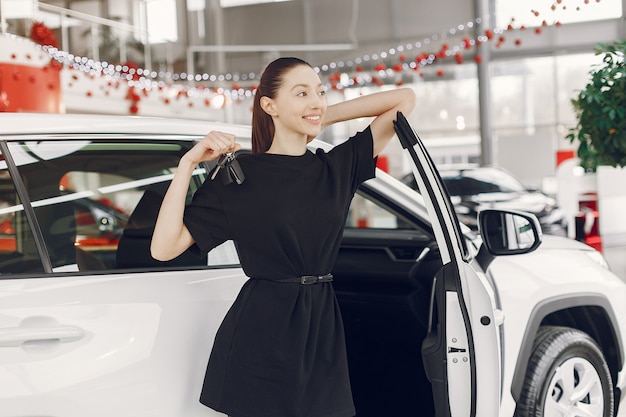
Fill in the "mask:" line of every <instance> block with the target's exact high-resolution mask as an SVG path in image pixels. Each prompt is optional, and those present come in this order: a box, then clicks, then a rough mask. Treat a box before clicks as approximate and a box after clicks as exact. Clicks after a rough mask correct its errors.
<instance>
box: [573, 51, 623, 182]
mask: <svg viewBox="0 0 626 417" xmlns="http://www.w3.org/2000/svg"><path fill="white" fill-rule="evenodd" d="M595 53H596V55H601V54H603V55H604V57H603V59H602V63H601V64H598V65H595V66H594V67H593V68H592V70H591V71H590V75H591V80H590V81H589V83H588V84H587V86H586V87H585V88H584V89H583V90H581V91H580V92H579V93H578V96H577V97H576V98H575V99H572V105H573V106H574V110H575V112H576V116H577V119H578V123H577V125H576V126H575V127H573V128H571V129H570V130H569V134H568V135H567V136H566V138H567V139H569V141H570V142H571V143H574V142H576V141H578V157H579V158H580V165H581V166H582V167H583V168H585V170H587V171H595V170H596V167H597V166H598V165H610V166H613V167H624V166H626V66H625V64H624V54H625V53H626V41H615V42H614V43H612V44H598V45H596V48H595Z"/></svg>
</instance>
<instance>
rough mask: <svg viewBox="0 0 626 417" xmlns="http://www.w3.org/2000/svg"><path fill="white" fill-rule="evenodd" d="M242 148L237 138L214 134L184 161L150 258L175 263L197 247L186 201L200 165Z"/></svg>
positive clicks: (165, 204) (169, 191) (163, 207)
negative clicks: (187, 218)
mask: <svg viewBox="0 0 626 417" xmlns="http://www.w3.org/2000/svg"><path fill="white" fill-rule="evenodd" d="M239 148H240V145H239V144H238V143H236V142H235V135H231V134H229V133H224V132H216V131H212V132H210V133H208V134H207V135H206V136H205V137H204V138H203V139H202V140H201V141H200V142H198V143H197V144H196V145H195V146H194V147H193V148H192V149H190V150H189V151H188V152H187V153H186V154H185V155H183V157H182V158H181V159H180V162H179V164H178V169H177V170H176V173H175V174H174V178H173V179H172V183H171V184H170V186H169V188H168V189H167V192H166V193H165V197H164V198H163V203H161V208H160V210H159V215H158V217H157V221H156V225H155V227H154V233H153V235H152V242H151V243H150V254H151V255H152V257H153V258H154V259H157V260H159V261H168V260H170V259H174V258H175V257H177V256H178V255H180V254H181V253H183V252H184V251H185V250H186V249H187V248H189V247H190V246H191V245H192V244H193V243H194V240H193V237H192V236H191V233H189V230H187V227H186V226H185V224H184V223H183V215H184V213H185V199H186V197H187V189H188V188H189V180H190V179H191V175H192V174H193V171H194V170H195V169H196V167H197V166H198V164H199V163H200V162H203V161H212V160H214V159H217V158H218V157H219V156H220V155H222V154H224V153H228V152H235V151H237V150H238V149H239Z"/></svg>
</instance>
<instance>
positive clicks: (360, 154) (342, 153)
mask: <svg viewBox="0 0 626 417" xmlns="http://www.w3.org/2000/svg"><path fill="white" fill-rule="evenodd" d="M373 155H374V139H373V137H372V131H371V129H370V127H369V126H368V127H367V128H366V129H365V130H363V131H362V132H358V133H357V134H355V135H354V136H352V137H351V138H350V139H348V140H347V141H345V142H343V143H341V144H339V145H337V146H335V147H334V148H333V149H332V150H331V151H330V152H328V156H329V158H332V159H335V160H337V161H338V162H340V163H342V164H347V163H350V166H351V177H352V190H353V191H356V189H357V188H358V187H359V185H360V184H361V183H362V182H364V181H366V180H369V179H370V178H374V177H375V176H376V161H377V160H378V158H377V157H374V156H373Z"/></svg>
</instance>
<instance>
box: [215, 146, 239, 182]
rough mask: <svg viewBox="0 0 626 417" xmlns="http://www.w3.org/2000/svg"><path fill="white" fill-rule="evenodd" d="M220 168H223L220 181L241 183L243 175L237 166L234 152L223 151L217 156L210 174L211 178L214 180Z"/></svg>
mask: <svg viewBox="0 0 626 417" xmlns="http://www.w3.org/2000/svg"><path fill="white" fill-rule="evenodd" d="M222 169H224V171H223V172H222V181H224V185H228V184H230V183H232V182H236V183H237V184H243V181H244V179H245V176H244V175H243V171H242V170H241V167H240V166H239V162H237V160H236V159H235V153H234V152H229V153H225V154H223V155H221V156H220V157H219V159H218V160H217V166H216V167H215V170H214V171H213V174H211V180H214V179H215V177H216V176H217V173H218V172H219V171H220V170H222Z"/></svg>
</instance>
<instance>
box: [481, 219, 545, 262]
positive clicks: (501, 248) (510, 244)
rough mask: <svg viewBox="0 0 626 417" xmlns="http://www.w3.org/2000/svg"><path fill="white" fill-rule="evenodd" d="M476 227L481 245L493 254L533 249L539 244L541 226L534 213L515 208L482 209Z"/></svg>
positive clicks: (509, 253) (514, 253) (526, 251)
mask: <svg viewBox="0 0 626 417" xmlns="http://www.w3.org/2000/svg"><path fill="white" fill-rule="evenodd" d="M478 227H479V230H480V234H481V236H482V238H483V245H484V246H485V247H486V248H487V250H488V252H489V253H490V254H491V255H493V256H501V255H517V254H521V253H529V252H532V251H534V250H535V249H537V248H538V247H539V245H540V244H541V238H542V233H541V226H540V225H539V221H538V220H537V217H535V215H533V214H530V213H525V212H522V211H515V210H491V209H489V210H482V211H481V212H479V213H478Z"/></svg>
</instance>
